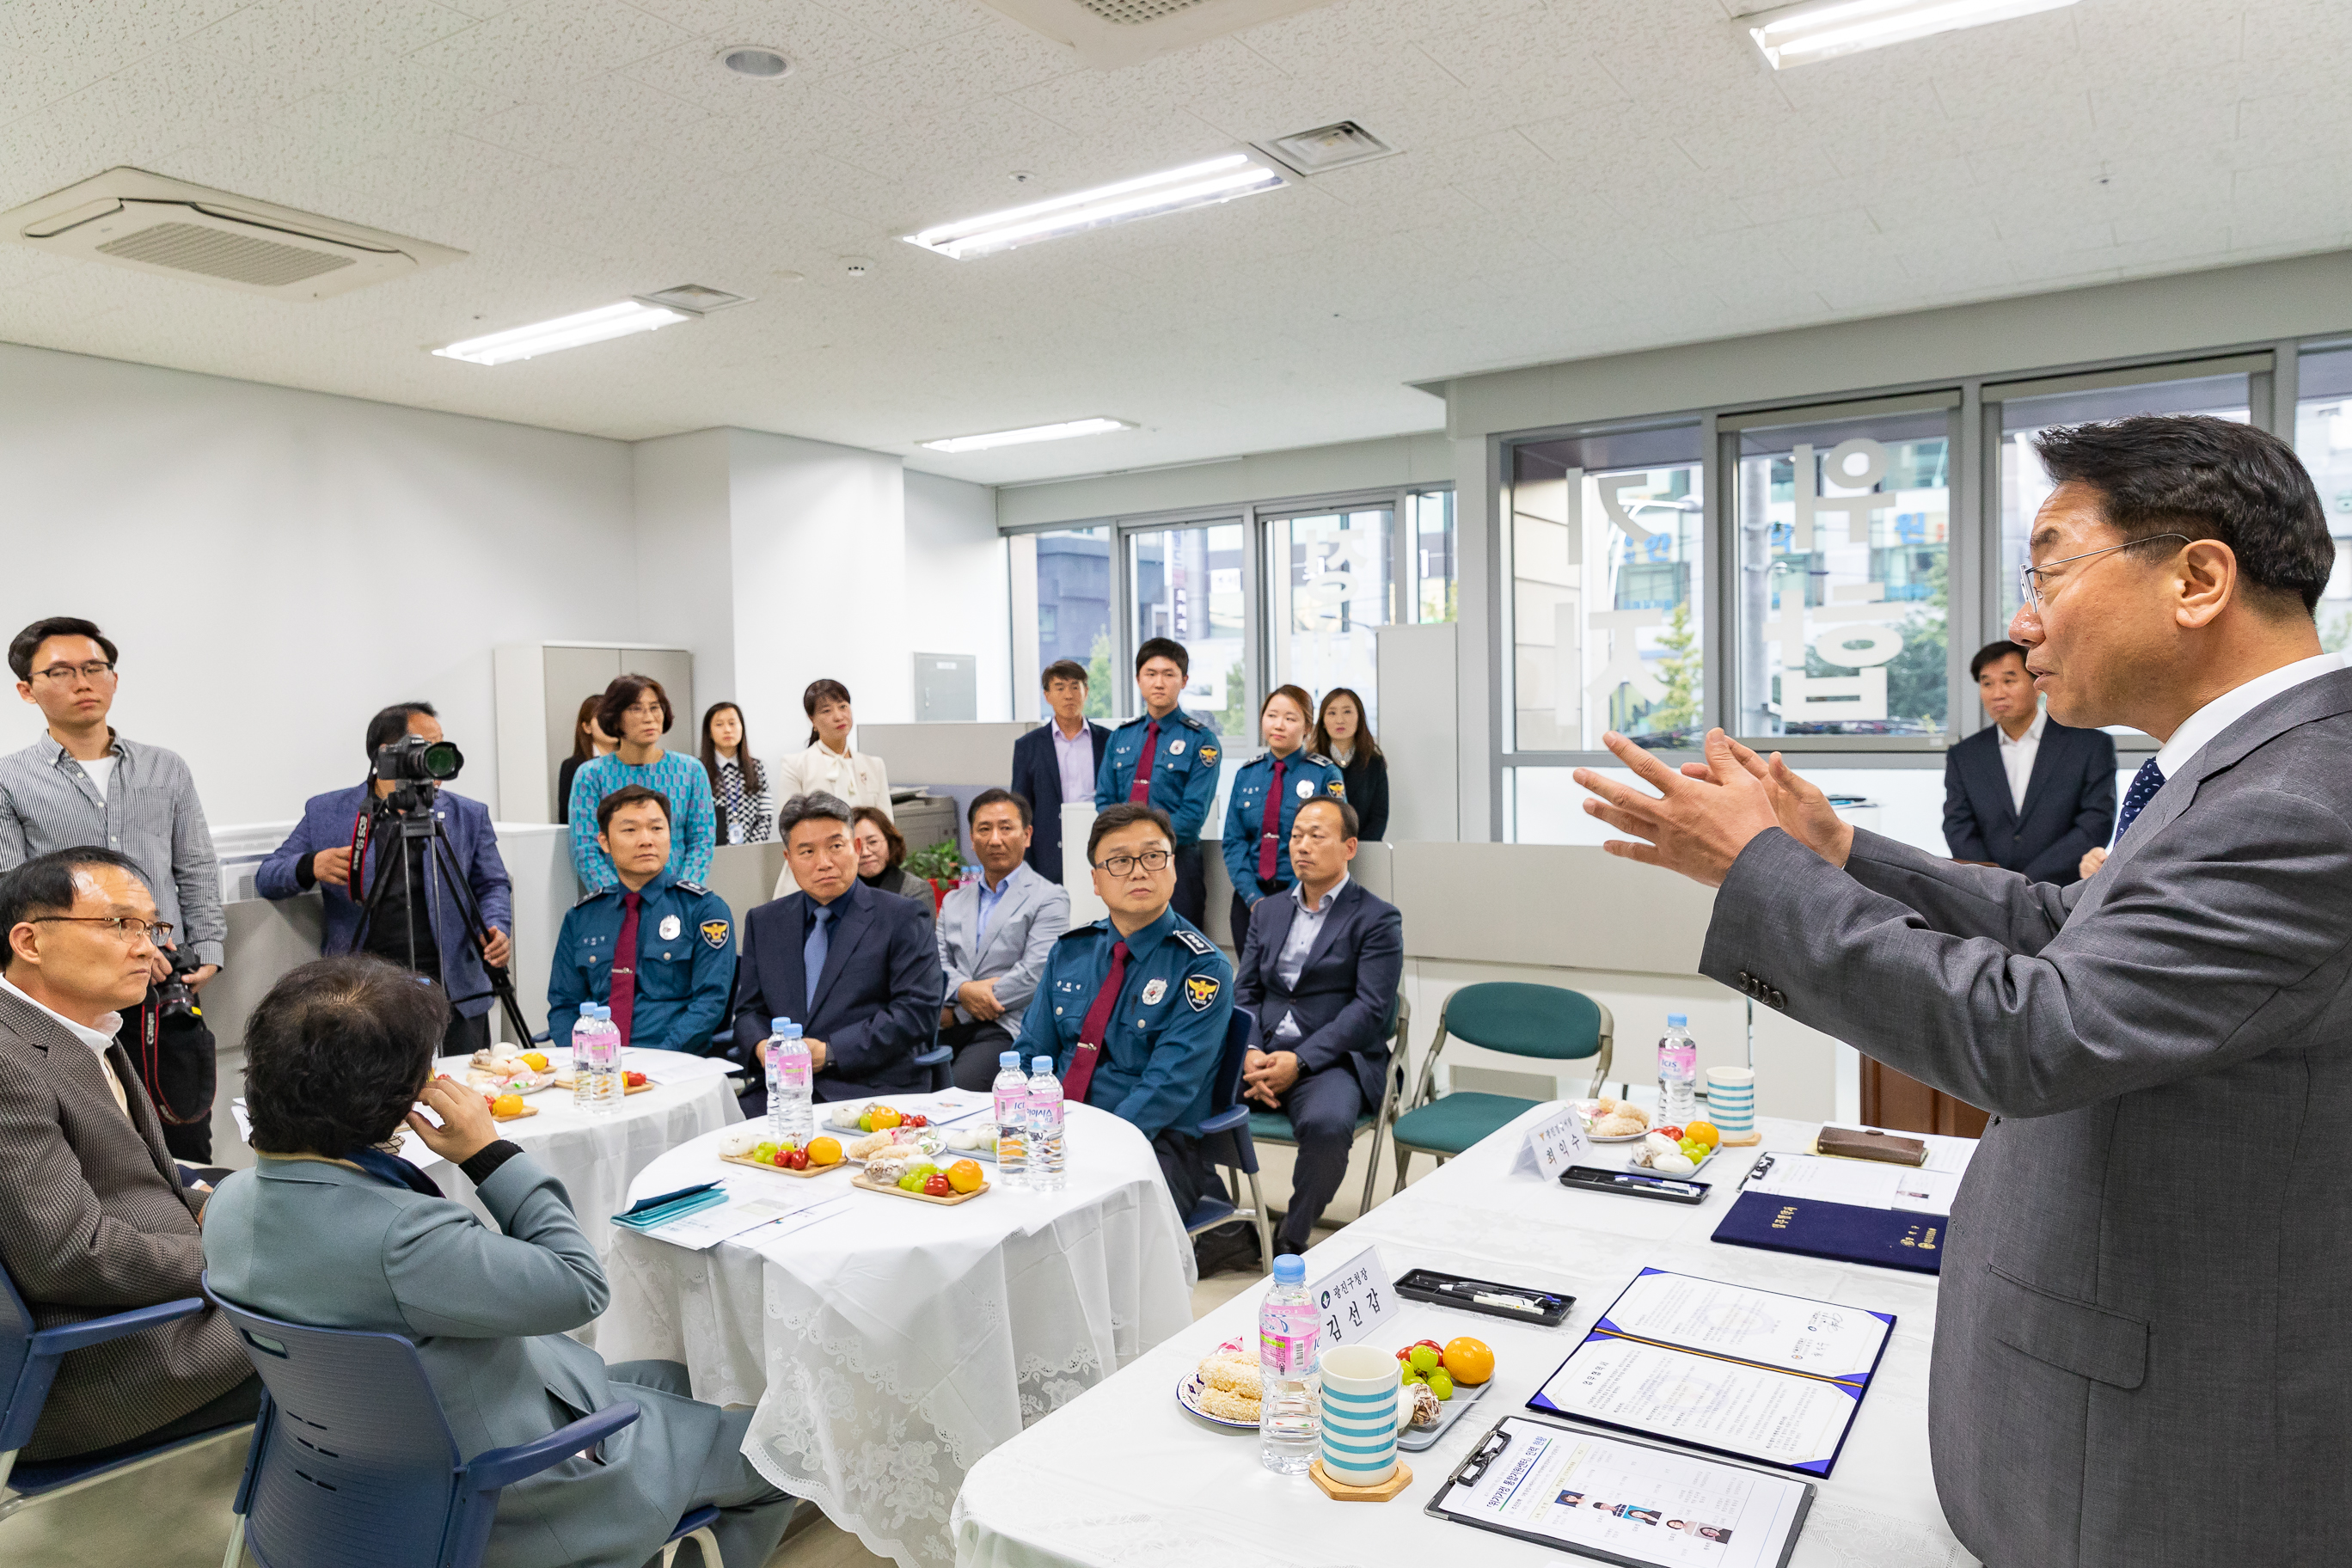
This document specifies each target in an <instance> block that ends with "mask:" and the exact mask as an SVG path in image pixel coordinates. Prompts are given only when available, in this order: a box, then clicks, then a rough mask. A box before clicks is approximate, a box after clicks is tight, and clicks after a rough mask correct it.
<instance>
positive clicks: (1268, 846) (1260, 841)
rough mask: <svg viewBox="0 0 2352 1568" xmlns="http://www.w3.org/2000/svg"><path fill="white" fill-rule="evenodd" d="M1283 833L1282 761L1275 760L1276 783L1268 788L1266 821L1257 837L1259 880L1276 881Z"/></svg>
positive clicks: (1259, 827) (1260, 827)
mask: <svg viewBox="0 0 2352 1568" xmlns="http://www.w3.org/2000/svg"><path fill="white" fill-rule="evenodd" d="M1281 832H1282V759H1281V758H1280V757H1276V758H1275V759H1274V783H1272V784H1268V785H1267V786H1266V791H1265V821H1264V822H1263V823H1261V824H1259V826H1258V837H1257V879H1258V880H1259V881H1261V882H1271V881H1273V880H1274V861H1275V856H1276V852H1278V851H1279V850H1280V849H1281V847H1282V845H1281V842H1280V840H1279V838H1278V837H1277V836H1278V835H1279V834H1280V833H1281Z"/></svg>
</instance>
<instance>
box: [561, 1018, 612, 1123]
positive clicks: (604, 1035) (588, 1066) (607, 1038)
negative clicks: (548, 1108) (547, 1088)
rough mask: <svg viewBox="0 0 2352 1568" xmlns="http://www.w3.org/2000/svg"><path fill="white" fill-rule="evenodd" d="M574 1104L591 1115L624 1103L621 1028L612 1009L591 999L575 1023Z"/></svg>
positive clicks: (573, 1045)
mask: <svg viewBox="0 0 2352 1568" xmlns="http://www.w3.org/2000/svg"><path fill="white" fill-rule="evenodd" d="M620 1104H621V1031H620V1028H619V1026H617V1025H615V1024H614V1022H613V1010H612V1009H611V1008H610V1007H607V1006H604V1005H602V1004H601V1003H596V1002H591V1003H589V1004H587V1005H585V1006H583V1007H582V1008H581V1009H580V1019H579V1022H577V1023H575V1024H573V1025H572V1107H573V1108H574V1109H575V1110H584V1111H587V1112H589V1113H590V1114H592V1115H604V1114H605V1113H606V1112H609V1111H613V1110H618V1109H620Z"/></svg>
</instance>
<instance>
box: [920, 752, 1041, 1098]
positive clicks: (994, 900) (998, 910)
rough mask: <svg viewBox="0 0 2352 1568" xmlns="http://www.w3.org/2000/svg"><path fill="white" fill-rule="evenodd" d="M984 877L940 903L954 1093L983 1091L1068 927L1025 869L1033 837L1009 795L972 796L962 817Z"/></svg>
mask: <svg viewBox="0 0 2352 1568" xmlns="http://www.w3.org/2000/svg"><path fill="white" fill-rule="evenodd" d="M965 820H966V821H967V822H968V823H969V824H970V825H971V847H972V853H973V854H975V855H977V856H979V857H980V870H981V879H980V881H979V882H977V883H971V882H967V883H965V884H964V885H963V886H962V887H961V888H958V889H956V890H955V891H953V892H951V893H950V894H949V895H948V896H947V899H946V901H945V902H943V903H941V904H940V922H939V941H940V968H941V969H942V970H944V971H946V972H947V988H946V992H945V996H944V999H943V1001H942V1004H941V1005H940V1041H941V1043H943V1044H946V1045H950V1046H953V1047H955V1053H956V1056H955V1069H954V1071H955V1081H956V1087H957V1088H958V1089H974V1090H979V1091H983V1092H984V1091H985V1090H986V1089H988V1087H989V1085H991V1084H992V1083H993V1082H995V1081H996V1073H997V1058H998V1057H999V1056H1000V1055H1001V1054H1003V1052H1005V1051H1008V1050H1010V1049H1012V1048H1013V1025H1014V1024H1016V1023H1018V1022H1019V1020H1020V1017H1021V1010H1022V1009H1023V1008H1024V1007H1026V1006H1028V1005H1029V998H1030V996H1031V995H1032V994H1034V993H1035V992H1036V989H1037V977H1038V976H1039V975H1041V974H1043V973H1045V960H1046V958H1047V956H1048V955H1049V954H1051V953H1052V952H1053V950H1054V943H1055V942H1056V941H1057V940H1059V939H1060V937H1061V934H1062V933H1063V932H1064V931H1067V930H1069V929H1070V895H1069V891H1068V889H1064V888H1060V887H1056V886H1055V884H1054V883H1052V882H1049V881H1047V880H1046V879H1045V878H1043V877H1041V876H1039V875H1038V874H1037V872H1036V871H1035V870H1034V869H1033V868H1031V867H1030V866H1029V865H1028V864H1027V863H1026V861H1025V860H1024V857H1025V856H1026V855H1027V854H1028V853H1029V843H1030V839H1031V837H1032V835H1033V834H1034V831H1035V826H1036V825H1035V823H1034V821H1033V820H1032V818H1031V816H1030V810H1029V803H1028V801H1026V800H1025V799H1024V798H1023V797H1021V796H1020V795H1015V794H1013V792H1012V791H1011V790H1009V789H987V790H982V791H981V792H980V794H978V795H974V796H973V797H972V801H971V808H970V810H969V811H967V812H966V814H965Z"/></svg>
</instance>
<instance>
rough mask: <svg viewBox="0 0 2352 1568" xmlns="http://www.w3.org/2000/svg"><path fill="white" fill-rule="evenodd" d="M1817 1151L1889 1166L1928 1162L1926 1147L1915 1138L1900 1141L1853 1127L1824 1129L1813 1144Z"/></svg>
mask: <svg viewBox="0 0 2352 1568" xmlns="http://www.w3.org/2000/svg"><path fill="white" fill-rule="evenodd" d="M1813 1148H1814V1150H1815V1152H1819V1153H1822V1154H1837V1155H1842V1156H1843V1157H1844V1158H1846V1159H1848V1160H1879V1161H1883V1162H1885V1163H1887V1164H1889V1165H1924V1164H1926V1163H1927V1145H1926V1144H1925V1143H1922V1142H1920V1141H1919V1140H1918V1139H1916V1138H1897V1137H1896V1136H1895V1134H1893V1133H1892V1132H1876V1131H1855V1130H1854V1129H1853V1128H1851V1127H1824V1128H1822V1131H1821V1136H1820V1137H1818V1138H1816V1139H1815V1140H1814V1141H1813Z"/></svg>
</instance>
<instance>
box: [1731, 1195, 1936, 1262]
mask: <svg viewBox="0 0 2352 1568" xmlns="http://www.w3.org/2000/svg"><path fill="white" fill-rule="evenodd" d="M1951 1224H1952V1222H1951V1221H1950V1220H1949V1219H1948V1218H1946V1217H1945V1216H1944V1215H1937V1214H1916V1213H1913V1212H1912V1211H1910V1210H1908V1209H1874V1208H1862V1207H1859V1206H1857V1205H1853V1204H1831V1203H1823V1202H1822V1201H1821V1200H1820V1199H1819V1198H1801V1197H1788V1196H1784V1195H1783V1194H1779V1193H1742V1194H1739V1195H1738V1197H1736V1198H1734V1199H1733V1200H1732V1202H1731V1212H1730V1213H1729V1214H1727V1215H1724V1216H1723V1223H1722V1224H1721V1225H1718V1226H1716V1227H1715V1239H1716V1240H1717V1241H1721V1242H1727V1243H1729V1244H1730V1245H1731V1246H1733V1247H1761V1248H1763V1249H1764V1250H1765V1251H1767V1252H1795V1253H1801V1254H1802V1255H1803V1256H1804V1257H1807V1258H1830V1259H1832V1260H1833V1261H1835V1262H1839V1263H1869V1264H1874V1265H1875V1266H1877V1267H1878V1268H1907V1269H1909V1270H1910V1271H1911V1272H1912V1273H1914V1274H1935V1273H1937V1272H1940V1271H1941V1269H1942V1268H1943V1262H1944V1237H1945V1233H1946V1232H1947V1231H1948V1230H1949V1229H1950V1228H1951Z"/></svg>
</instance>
